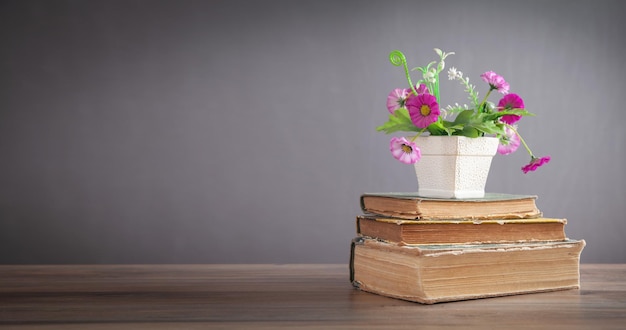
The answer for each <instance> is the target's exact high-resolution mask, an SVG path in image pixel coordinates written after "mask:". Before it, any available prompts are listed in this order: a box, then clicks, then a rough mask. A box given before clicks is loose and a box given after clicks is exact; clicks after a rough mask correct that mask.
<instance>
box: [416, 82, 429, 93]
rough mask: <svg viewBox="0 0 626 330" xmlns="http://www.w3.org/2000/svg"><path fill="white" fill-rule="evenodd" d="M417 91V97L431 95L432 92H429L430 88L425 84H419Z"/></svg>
mask: <svg viewBox="0 0 626 330" xmlns="http://www.w3.org/2000/svg"><path fill="white" fill-rule="evenodd" d="M415 90H416V91H417V95H420V94H430V92H429V91H428V87H426V85H424V84H419V86H415Z"/></svg>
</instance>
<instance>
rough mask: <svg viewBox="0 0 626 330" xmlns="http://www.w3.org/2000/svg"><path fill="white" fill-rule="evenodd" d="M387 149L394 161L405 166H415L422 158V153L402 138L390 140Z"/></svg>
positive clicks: (412, 143)
mask: <svg viewBox="0 0 626 330" xmlns="http://www.w3.org/2000/svg"><path fill="white" fill-rule="evenodd" d="M389 149H390V150H391V154H392V155H393V157H394V158H395V159H397V160H399V161H401V162H403V163H405V164H415V163H417V161H419V160H420V158H422V152H421V151H420V149H419V148H418V147H417V146H416V145H415V143H414V142H410V141H409V140H407V139H406V138H404V137H400V138H398V137H394V138H391V143H390V144H389Z"/></svg>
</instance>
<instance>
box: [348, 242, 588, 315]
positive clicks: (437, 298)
mask: <svg viewBox="0 0 626 330" xmlns="http://www.w3.org/2000/svg"><path fill="white" fill-rule="evenodd" d="M584 246H585V241H584V240H566V241H561V242H540V243H539V242H537V243H516V244H479V245H459V244H454V245H412V246H409V245H398V244H393V243H387V242H381V241H378V240H375V239H370V238H363V237H358V238H355V239H354V240H353V241H352V254H351V258H350V281H351V282H352V284H353V286H354V287H356V288H357V289H360V290H362V291H366V292H370V293H375V294H379V295H383V296H387V297H392V298H398V299H403V300H408V301H413V302H419V303H423V304H434V303H439V302H449V301H457V300H468V299H478V298H488V297H498V296H507V295H516V294H526V293H537V292H547V291H555V290H566V289H576V288H580V271H579V266H580V254H581V251H582V249H583V248H584Z"/></svg>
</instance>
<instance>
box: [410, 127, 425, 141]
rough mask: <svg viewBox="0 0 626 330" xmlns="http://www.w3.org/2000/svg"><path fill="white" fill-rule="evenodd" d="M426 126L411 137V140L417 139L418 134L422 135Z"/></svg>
mask: <svg viewBox="0 0 626 330" xmlns="http://www.w3.org/2000/svg"><path fill="white" fill-rule="evenodd" d="M427 128H428V127H424V128H422V129H421V130H420V131H419V132H418V133H417V134H416V135H415V136H414V137H413V138H412V139H411V142H415V139H417V137H418V136H420V135H422V133H424V132H425V131H426V129H427Z"/></svg>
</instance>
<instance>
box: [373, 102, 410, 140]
mask: <svg viewBox="0 0 626 330" xmlns="http://www.w3.org/2000/svg"><path fill="white" fill-rule="evenodd" d="M376 131H378V132H380V131H383V132H385V133H386V134H389V133H393V132H398V131H405V132H406V131H408V132H419V131H420V129H419V128H418V127H417V126H415V125H414V124H413V122H412V121H411V116H410V115H409V111H408V110H407V109H406V108H401V109H398V110H396V111H395V112H394V113H393V114H389V120H387V122H386V123H384V124H383V125H381V126H378V127H376Z"/></svg>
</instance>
